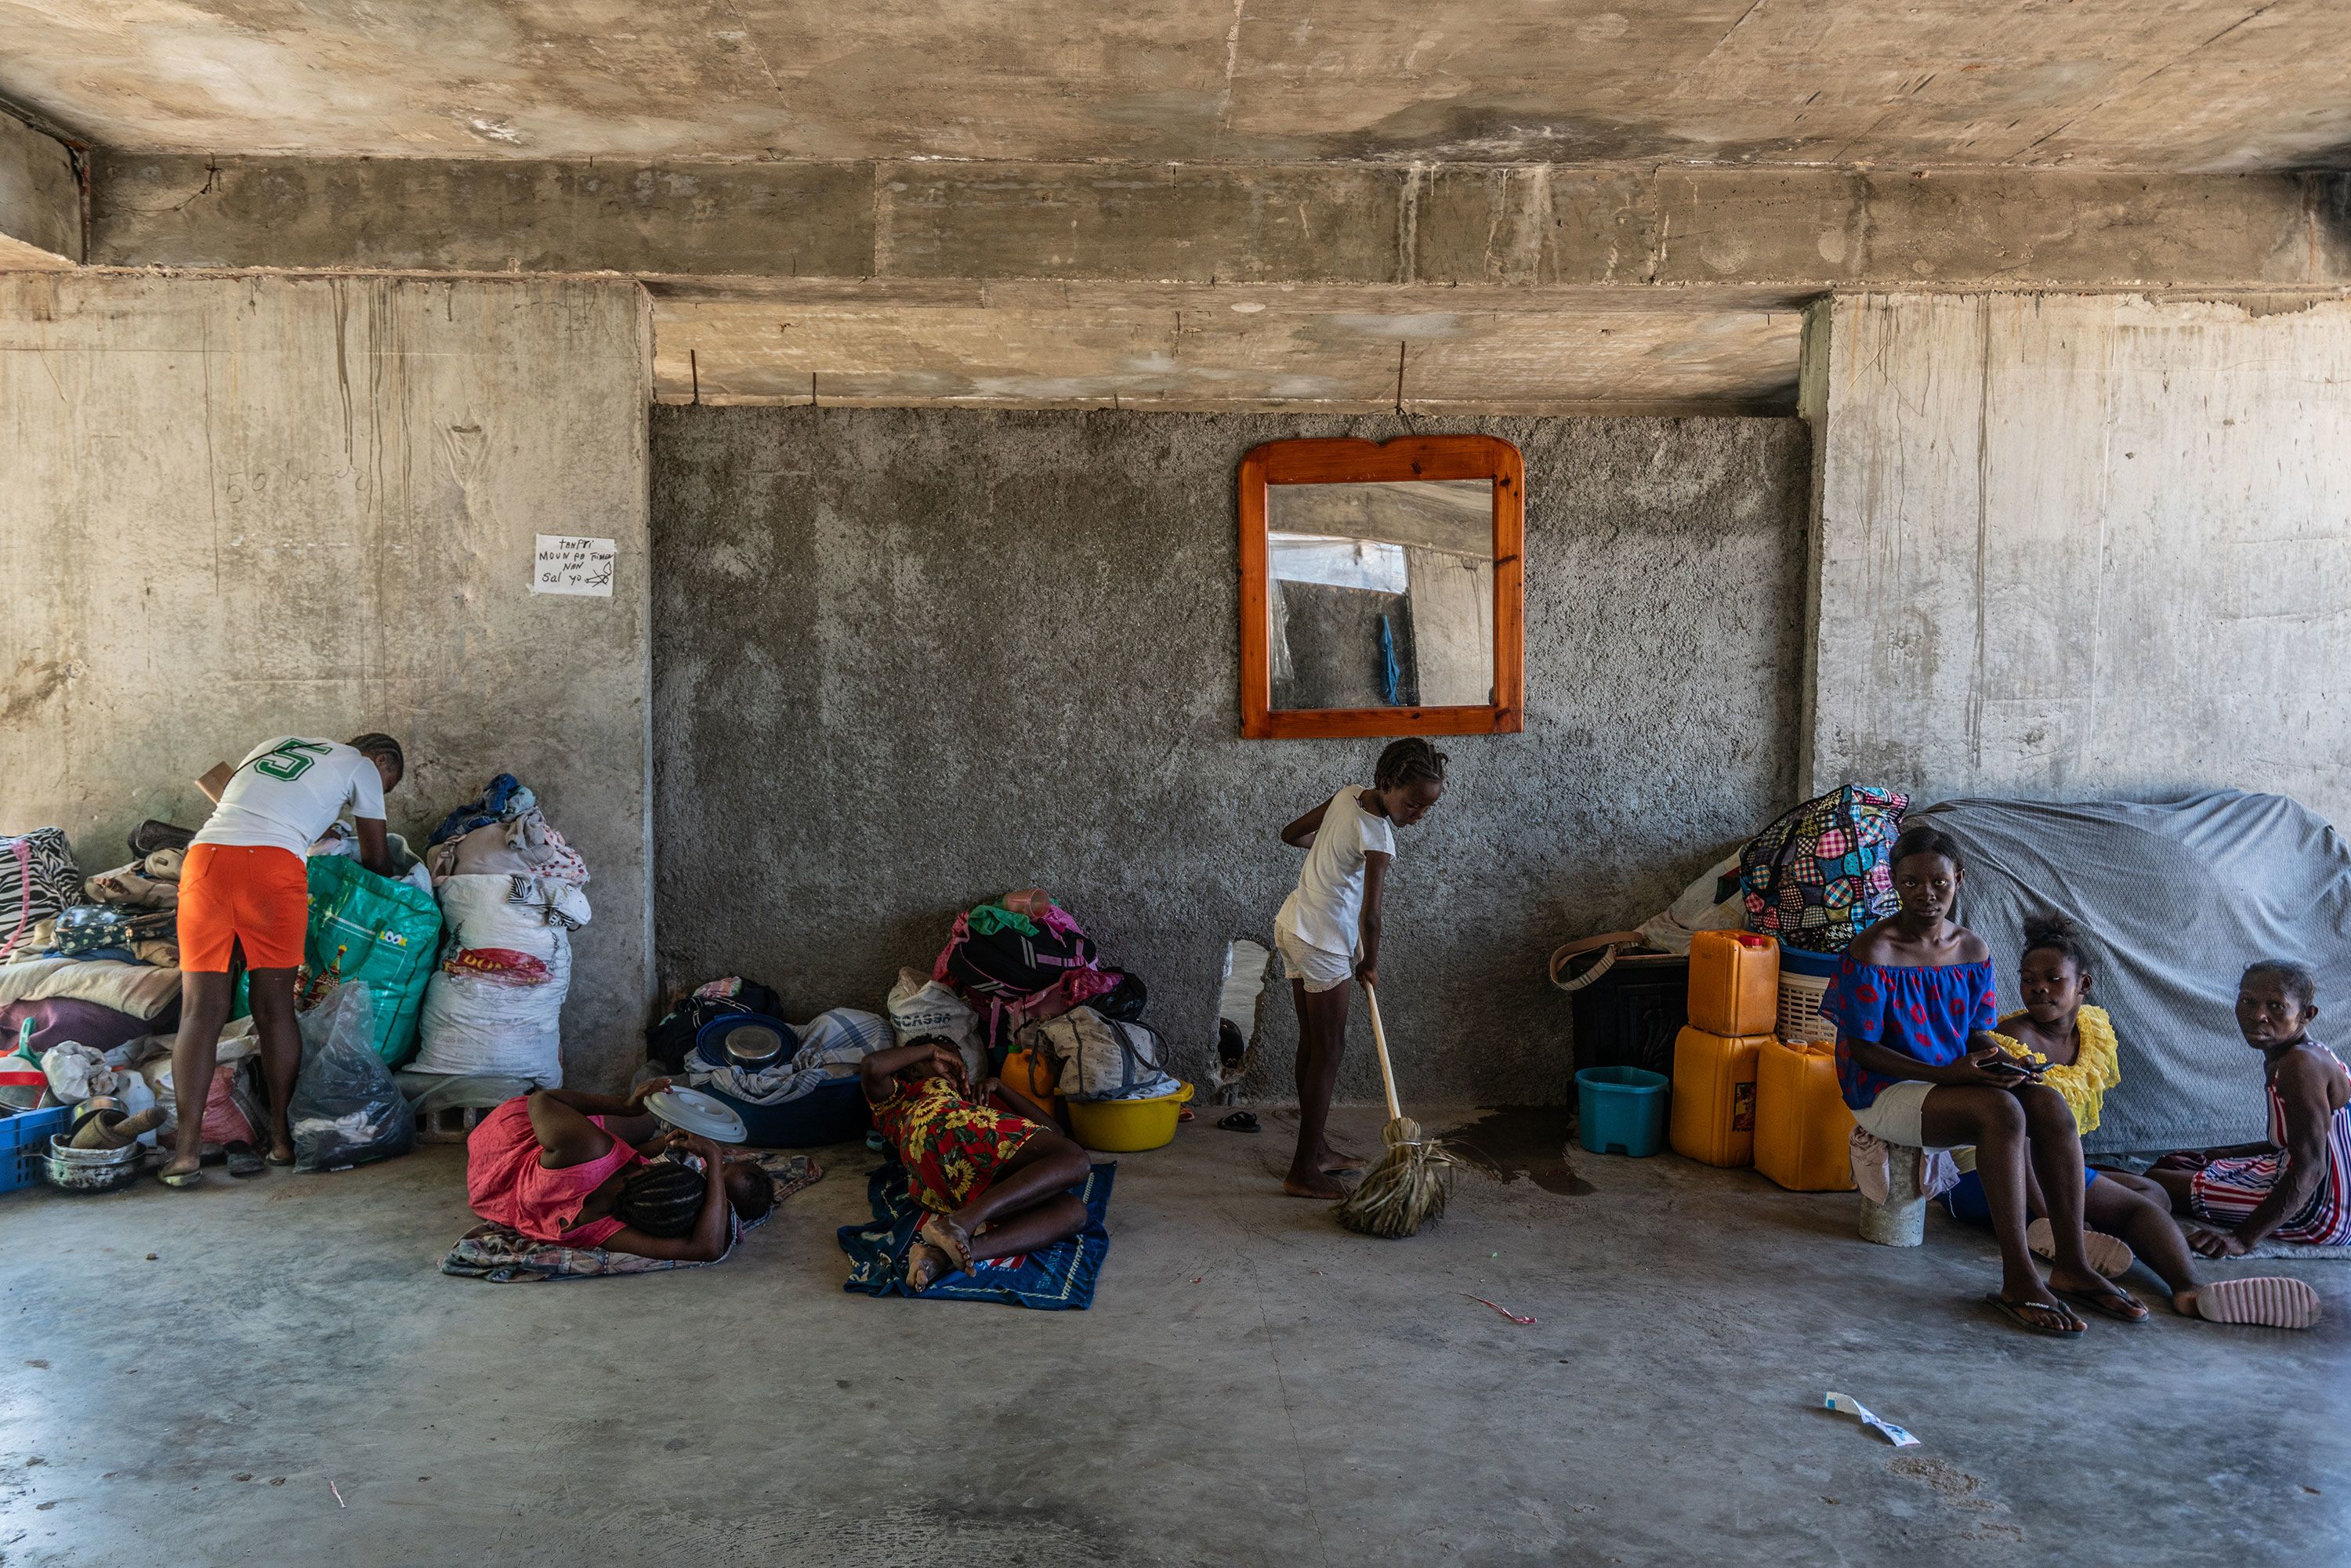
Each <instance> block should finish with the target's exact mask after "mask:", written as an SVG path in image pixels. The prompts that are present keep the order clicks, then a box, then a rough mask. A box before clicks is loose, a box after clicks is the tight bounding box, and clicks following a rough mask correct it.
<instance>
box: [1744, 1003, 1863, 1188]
mask: <svg viewBox="0 0 2351 1568" xmlns="http://www.w3.org/2000/svg"><path fill="white" fill-rule="evenodd" d="M1852 1138H1853V1113H1852V1112H1851V1111H1848V1110H1846V1109H1845V1103H1844V1092H1843V1091H1842V1090H1840V1089H1839V1088H1838V1087H1837V1075H1836V1052H1835V1051H1834V1050H1832V1049H1830V1048H1829V1047H1828V1046H1825V1045H1814V1044H1811V1043H1808V1042H1805V1041H1802V1040H1799V1041H1797V1042H1796V1043H1795V1044H1793V1045H1791V1044H1788V1043H1787V1042H1785V1041H1783V1040H1765V1041H1764V1042H1763V1049H1762V1050H1761V1051H1759V1052H1757V1054H1756V1060H1755V1168H1756V1169H1757V1170H1759V1171H1761V1172H1762V1173H1763V1174H1764V1175H1765V1176H1770V1177H1771V1179H1772V1180H1773V1181H1776V1182H1778V1183H1779V1184H1780V1185H1781V1186H1784V1187H1786V1188H1787V1189H1788V1190H1789V1191H1791V1192H1850V1191H1852V1190H1853V1149H1852V1143H1851V1140H1852Z"/></svg>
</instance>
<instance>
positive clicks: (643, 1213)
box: [613, 1160, 709, 1236]
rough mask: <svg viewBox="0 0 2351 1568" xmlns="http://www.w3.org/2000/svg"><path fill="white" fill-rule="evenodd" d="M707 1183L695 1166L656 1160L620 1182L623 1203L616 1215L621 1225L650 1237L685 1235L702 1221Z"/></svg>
mask: <svg viewBox="0 0 2351 1568" xmlns="http://www.w3.org/2000/svg"><path fill="white" fill-rule="evenodd" d="M708 1185H709V1184H708V1180H707V1178H705V1176H703V1174H702V1173H701V1172H700V1171H698V1170H695V1168H694V1167H693V1166H688V1165H680V1164H679V1163H678V1162H677V1161H675V1160H653V1161H649V1162H648V1163H646V1164H644V1165H642V1166H638V1167H637V1168H636V1169H635V1170H632V1171H631V1172H630V1173H629V1174H628V1176H627V1177H626V1178H625V1179H624V1180H622V1183H621V1201H620V1202H619V1204H617V1205H616V1206H615V1207H614V1209H613V1212H614V1213H615V1214H616V1215H618V1216H619V1218H620V1221H621V1223H622V1224H623V1225H625V1226H627V1227H629V1228H631V1229H632V1230H642V1231H643V1232H644V1233H645V1234H646V1235H648V1236H683V1235H684V1234H685V1233H686V1232H687V1231H689V1230H691V1229H693V1228H694V1222H695V1220H697V1219H699V1218H702V1199H703V1194H704V1192H705V1190H706V1189H707V1187H708Z"/></svg>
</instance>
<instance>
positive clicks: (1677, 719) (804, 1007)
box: [653, 408, 1807, 1102]
mask: <svg viewBox="0 0 2351 1568" xmlns="http://www.w3.org/2000/svg"><path fill="white" fill-rule="evenodd" d="M1422 424H1423V428H1424V429H1426V428H1428V426H1427V425H1426V422H1422ZM1446 428H1448V429H1453V428H1458V429H1463V430H1488V431H1492V432H1494V433H1496V434H1502V435H1505V436H1507V437H1509V438H1510V439H1511V440H1513V441H1515V442H1517V443H1518V444H1520V447H1521V448H1522V449H1523V450H1524V451H1525V454H1526V458H1527V475H1528V482H1527V495H1528V517H1527V527H1528V533H1527V635H1528V649H1527V655H1528V656H1527V729H1526V733H1525V734H1523V735H1520V736H1510V737H1482V738H1467V737H1465V738H1458V739H1452V740H1447V741H1446V742H1445V743H1444V744H1445V746H1446V748H1447V750H1448V751H1449V752H1450V753H1451V755H1452V758H1453V780H1452V785H1451V789H1450V791H1449V793H1448V795H1447V800H1445V802H1444V803H1443V804H1442V805H1441V806H1440V807H1439V808H1438V809H1437V812H1436V813H1435V814H1434V815H1433V816H1432V817H1431V819H1430V820H1429V821H1427V822H1426V823H1425V824H1424V825H1422V826H1421V827H1419V828H1417V829H1415V830H1413V831H1410V832H1408V833H1406V834H1405V835H1403V839H1402V842H1401V843H1400V846H1399V849H1400V853H1399V856H1398V860H1397V863H1396V868H1395V874H1394V875H1393V877H1392V878H1391V888H1392V893H1391V896H1390V912H1389V918H1388V924H1387V936H1386V941H1385V951H1384V954H1383V960H1384V961H1383V972H1384V979H1385V981H1386V983H1387V986H1388V988H1389V1003H1390V1006H1389V1008H1388V1021H1389V1026H1390V1027H1389V1034H1390V1037H1391V1039H1392V1040H1393V1041H1394V1042H1395V1047H1396V1049H1397V1051H1398V1052H1399V1054H1400V1056H1401V1057H1402V1072H1403V1077H1404V1083H1405V1090H1406V1092H1407V1093H1409V1094H1410V1095H1412V1096H1414V1097H1416V1098H1418V1099H1420V1100H1423V1101H1424V1102H1426V1101H1430V1100H1436V1099H1448V1100H1456V1101H1458V1100H1462V1099H1471V1098H1476V1099H1486V1100H1529V1099H1535V1098H1552V1097H1558V1096H1560V1095H1562V1093H1563V1092H1564V1091H1565V1089H1566V1086H1567V1084H1568V1082H1569V1061H1570V1059H1569V1042H1568V1039H1567V1017H1568V1003H1567V998H1565V997H1563V996H1562V995H1560V994H1559V993H1558V992H1556V991H1554V990H1552V988H1550V987H1549V985H1548V983H1547V982H1546V980H1545V978H1544V975H1543V960H1544V958H1545V956H1547V954H1548V953H1549V951H1550V949H1551V947H1552V946H1553V945H1554V944H1556V943H1557V942H1559V941H1561V940H1562V939H1564V938H1566V937H1569V936H1578V935H1583V934H1586V933H1590V932H1595V931H1600V930H1604V929H1608V928H1610V927H1612V926H1616V925H1625V924H1627V923H1629V922H1632V921H1635V920H1638V919H1640V918H1643V917H1645V916H1646V915H1650V914H1653V913H1655V912H1656V910H1657V909H1659V908H1661V907H1663V905H1664V904H1666V903H1667V900H1668V899H1670V898H1671V897H1672V895H1673V894H1676V893H1677V892H1678V891H1680V889H1681V887H1682V886H1683V885H1684V884H1685V883H1687V881H1688V880H1689V879H1690V878H1691V877H1692V876H1694V875H1696V874H1697V873H1698V872H1699V871H1701V870H1702V869H1703V868H1704V867H1705V866H1706V864H1707V863H1708V857H1709V856H1711V855H1714V854H1717V853H1719V852H1720V851H1721V849H1722V848H1723V847H1724V846H1725V845H1727V844H1729V843H1731V842H1733V841H1737V840H1739V839H1740V838H1742V837H1744V836H1745V835H1747V834H1748V833H1750V832H1751V831H1753V830H1754V829H1755V827H1756V826H1758V825H1759V824H1760V823H1761V822H1762V821H1765V820H1767V819H1768V818H1769V817H1770V816H1771V815H1772V814H1773V812H1775V811H1776V810H1780V809H1782V808H1783V807H1784V806H1785V805H1786V804H1787V803H1788V801H1789V800H1790V799H1791V798H1792V789H1793V762H1794V747H1793V738H1794V729H1795V722H1796V711H1797V709H1796V673H1797V659H1798V653H1799V644H1800V641H1801V636H1800V616H1801V612H1802V587H1801V577H1802V572H1801V562H1802V533H1803V529H1802V514H1803V509H1804V506H1803V497H1804V486H1805V483H1806V473H1807V445H1806V436H1805V432H1804V429H1803V427H1802V424H1801V423H1799V422H1797V421H1794V420H1771V419H1724V420H1679V421H1677V420H1629V419H1627V420H1550V421H1531V420H1487V421H1461V422H1447V426H1446ZM1400 433H1401V425H1400V423H1399V422H1397V421H1395V420H1392V419H1389V420H1373V419H1364V420H1358V421H1340V420H1327V419H1303V418H1282V417H1253V416H1235V415H1222V416H1215V417H1207V416H1181V415H1166V414H1157V413H968V412H940V411H881V410H845V409H785V408H768V409H708V408H702V409H695V408H662V409H658V410H656V411H655V414H654V418H653V454H654V464H653V475H654V477H653V497H654V501H653V506H654V516H655V518H656V523H655V528H654V538H655V557H654V569H655V570H654V581H655V595H656V604H655V617H654V628H655V630H654V642H653V665H654V693H655V704H654V712H655V737H654V739H655V746H654V756H655V766H654V774H655V811H656V827H657V831H658V833H659V835H660V840H661V843H662V846H663V848H662V857H661V861H660V865H659V875H658V878H657V883H656V896H657V908H658V914H659V929H660V933H661V947H660V967H661V973H662V977H663V979H664V982H665V983H670V984H674V983H679V982H685V981H694V980H700V979H703V978H706V977H711V976H715V975H721V974H728V973H737V972H739V973H747V974H749V975H752V976H755V977H758V978H761V979H764V980H766V981H768V983H769V984H771V985H774V986H776V987H777V988H778V989H779V990H780V991H782V992H783V994H784V996H785V998H786V1003H787V1008H788V1010H789V1012H790V1013H791V1014H792V1016H793V1017H795V1018H804V1017H806V1016H808V1015H809V1014H810V1013H813V1012H815V1011H817V1010H818V1009H822V1008H826V1007H831V1006H837V1005H852V1006H857V1007H863V1008H878V1007H879V1005H880V1003H881V1001H882V998H883V992H884V990H885V989H886V988H887V987H888V986H889V984H890V982H891V979H892V978H893V976H894V975H895V973H896V971H897V969H898V967H899V966H900V965H902V964H911V965H915V966H918V967H926V966H927V965H928V964H929V962H930V961H931V959H932V958H933V956H935V954H936V952H937V950H938V947H939V946H940V943H941V941H942V939H943V937H944V936H945V934H946V928H947V925H948V924H949V922H950V920H951V919H952V917H953V915H954V913H955V911H956V908H957V907H958V906H960V905H962V904H968V903H971V902H974V901H976V900H977V899H980V898H983V897H987V896H990V895H992V894H997V893H998V892H1000V891H1002V890H1003V889H1005V888H1008V887H1012V886H1019V885H1023V884H1026V883H1032V882H1038V883H1044V884H1046V885H1048V886H1049V887H1050V888H1051V889H1053V890H1054V892H1055V893H1056V894H1059V895H1060V896H1061V898H1062V899H1063V901H1064V902H1065V903H1066V904H1068V905H1069V906H1070V907H1071V909H1072V910H1073V911H1074V912H1075V913H1076V914H1077V915H1078V916H1079V918H1080V919H1081V920H1082V921H1084V922H1085V923H1086V924H1087V925H1088V926H1089V928H1090V929H1091V930H1092V932H1093V933H1094V935H1095V936H1097V937H1098V938H1099V939H1100V941H1101V942H1102V947H1103V950H1104V952H1105V954H1106V955H1107V956H1109V957H1110V958H1111V959H1112V960H1113V961H1116V962H1119V963H1122V964H1124V965H1126V966H1128V967H1132V968H1134V969H1135V970H1136V971H1137V972H1139V973H1140V974H1142V975H1143V976H1144V977H1145V978H1146V980H1147V981H1148V982H1149V984H1150V986H1151V989H1152V998H1153V1000H1152V1011H1151V1015H1150V1017H1151V1021H1153V1022H1154V1023H1155V1024H1156V1025H1157V1026H1158V1027H1159V1028H1160V1029H1161V1030H1164V1031H1165V1032H1166V1033H1167V1034H1168V1035H1169V1036H1170V1038H1171V1040H1173V1041H1174V1042H1175V1046H1176V1047H1177V1049H1178V1051H1179V1054H1180V1056H1181V1058H1182V1060H1183V1061H1184V1062H1185V1063H1186V1067H1187V1070H1196V1067H1197V1065H1198V1063H1199V1062H1200V1061H1201V1060H1202V1059H1203V1057H1204V1054H1205V1052H1206V1051H1207V1050H1208V1049H1209V1047H1210V1042H1211V1041H1212V1040H1213V1039H1214V1011H1215V990H1216V985H1217V973H1218V965H1219V962H1220V959H1221V956H1222V953H1223V949H1224V945H1225V943H1226V941H1227V939H1228V938H1229V937H1232V936H1239V935H1254V936H1259V937H1260V938H1262V937H1265V936H1269V935H1270V928H1271V925H1272V918H1273V914H1274V911H1275V909H1276V907H1277V906H1278V905H1279V904H1280V901H1281V898H1282V896H1283V894H1285V893H1286V892H1287V891H1288V889H1289V887H1290V885H1291V883H1292V882H1293V880H1294V878H1295V875H1296V872H1297V866H1298V860H1299V857H1298V855H1297V854H1296V852H1292V851H1288V850H1285V849H1283V848H1282V847H1281V846H1280V844H1279V843H1278V842H1277V841H1276V834H1277V832H1278V831H1279V830H1280V827H1281V825H1282V824H1283V823H1284V822H1286V821H1288V820H1289V819H1290V818H1291V817H1292V816H1295V815H1296V814H1298V813H1299V812H1301V811H1302V810H1306V809H1307V808H1309V807H1311V806H1312V805H1315V804H1318V803H1320V802H1321V801H1322V800H1324V799H1326V798H1327V797H1328V796H1329V794H1330V793H1331V792H1332V790H1333V789H1336V788H1337V787H1338V786H1339V785H1340V784H1342V783H1344V782H1346V781H1348V780H1350V779H1354V780H1359V781H1364V782H1368V781H1369V772H1370V768H1371V762H1372V759H1373V758H1374V756H1375V755H1376V754H1377V751H1378V748H1379V746H1380V744H1381V743H1379V742H1377V741H1368V740H1366V741H1338V742H1306V741H1284V742H1270V741H1247V740H1241V739H1239V738H1238V727H1239V713H1238V698H1237V695H1236V691H1235V687H1236V683H1237V678H1238V629H1237V618H1238V580H1237V571H1238V568H1237V564H1236V561H1237V557H1236V542H1235V541H1236V531H1237V525H1236V511H1235V501H1234V477H1235V470H1236V467H1237V465H1238V462H1239V460H1240V457H1241V455H1242V454H1243V453H1244V452H1246V451H1247V450H1248V449H1249V447H1250V446H1252V445H1254V444H1257V443H1259V442H1261V441H1266V440H1271V439H1275V438H1280V437H1288V436H1299V435H1322V434H1364V435H1371V436H1374V437H1385V436H1388V435H1391V434H1400ZM1265 1019H1266V1025H1267V1035H1266V1042H1267V1047H1268V1049H1267V1050H1266V1051H1265V1052H1264V1054H1263V1055H1262V1056H1261V1057H1260V1069H1259V1075H1258V1079H1257V1082H1256V1083H1255V1085H1254V1087H1255V1088H1257V1089H1259V1090H1261V1091H1263V1092H1269V1093H1274V1094H1285V1095H1286V1094H1287V1093H1288V1089H1287V1087H1286V1081H1287V1075H1288V1071H1289V1057H1290V1048H1291V1042H1292V1041H1293V1040H1294V1039H1295V1034H1294V1023H1293V1021H1292V1019H1291V1016H1290V1006H1289V1001H1288V998H1287V995H1286V992H1285V991H1284V990H1282V989H1279V988H1278V989H1277V991H1276V993H1275V995H1274V997H1273V998H1272V1000H1271V1002H1270V1005H1269V1007H1268V1009H1267V1011H1266V1015H1265ZM1375 1083H1376V1079H1375V1076H1374V1070H1373V1069H1372V1067H1371V1065H1370V1061H1369V1058H1368V1051H1367V1050H1366V1051H1364V1052H1358V1053H1354V1054H1353V1055H1351V1058H1350V1066H1349V1075H1348V1078H1347V1080H1346V1082H1345V1083H1344V1085H1343V1092H1345V1093H1347V1094H1349V1095H1351V1096H1353V1097H1356V1098H1365V1099H1367V1098H1370V1097H1372V1096H1373V1095H1374V1094H1375V1093H1376V1089H1375Z"/></svg>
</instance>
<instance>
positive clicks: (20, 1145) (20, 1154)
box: [0, 1105, 73, 1192]
mask: <svg viewBox="0 0 2351 1568" xmlns="http://www.w3.org/2000/svg"><path fill="white" fill-rule="evenodd" d="M72 1112H73V1107H72V1106H70V1105H52V1106H50V1107H49V1108H48V1109H47V1110H46V1111H19V1112H17V1113H16V1114H15V1115H13V1116H0V1192H14V1191H16V1189H17V1188H18V1187H20V1186H34V1185H35V1184H37V1182H39V1180H40V1179H41V1161H42V1160H44V1159H45V1158H47V1156H48V1153H49V1140H50V1139H51V1138H52V1137H55V1136H56V1135H57V1134H59V1133H62V1132H64V1131H65V1130H66V1124H67V1122H68V1119H69V1118H70V1116H71V1114H72Z"/></svg>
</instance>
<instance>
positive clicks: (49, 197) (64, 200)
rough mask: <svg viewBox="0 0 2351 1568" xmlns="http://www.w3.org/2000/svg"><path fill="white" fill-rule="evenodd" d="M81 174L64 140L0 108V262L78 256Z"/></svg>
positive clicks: (51, 262)
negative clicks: (49, 134)
mask: <svg viewBox="0 0 2351 1568" xmlns="http://www.w3.org/2000/svg"><path fill="white" fill-rule="evenodd" d="M81 257H82V244H81V176H80V175H79V174H78V173H77V172H75V169H74V164H73V155H72V154H71V153H70V152H67V151H66V144H65V143H64V142H62V141H58V140H57V138H56V137H54V136H48V135H45V134H43V133H42V132H40V131H36V130H34V129H33V128H32V127H31V126H29V125H26V123H25V122H24V121H23V120H18V119H16V117H15V116H13V115H11V114H9V113H7V112H6V111H5V110H0V267H68V266H71V265H73V264H74V263H76V262H78V261H80V260H81Z"/></svg>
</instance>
